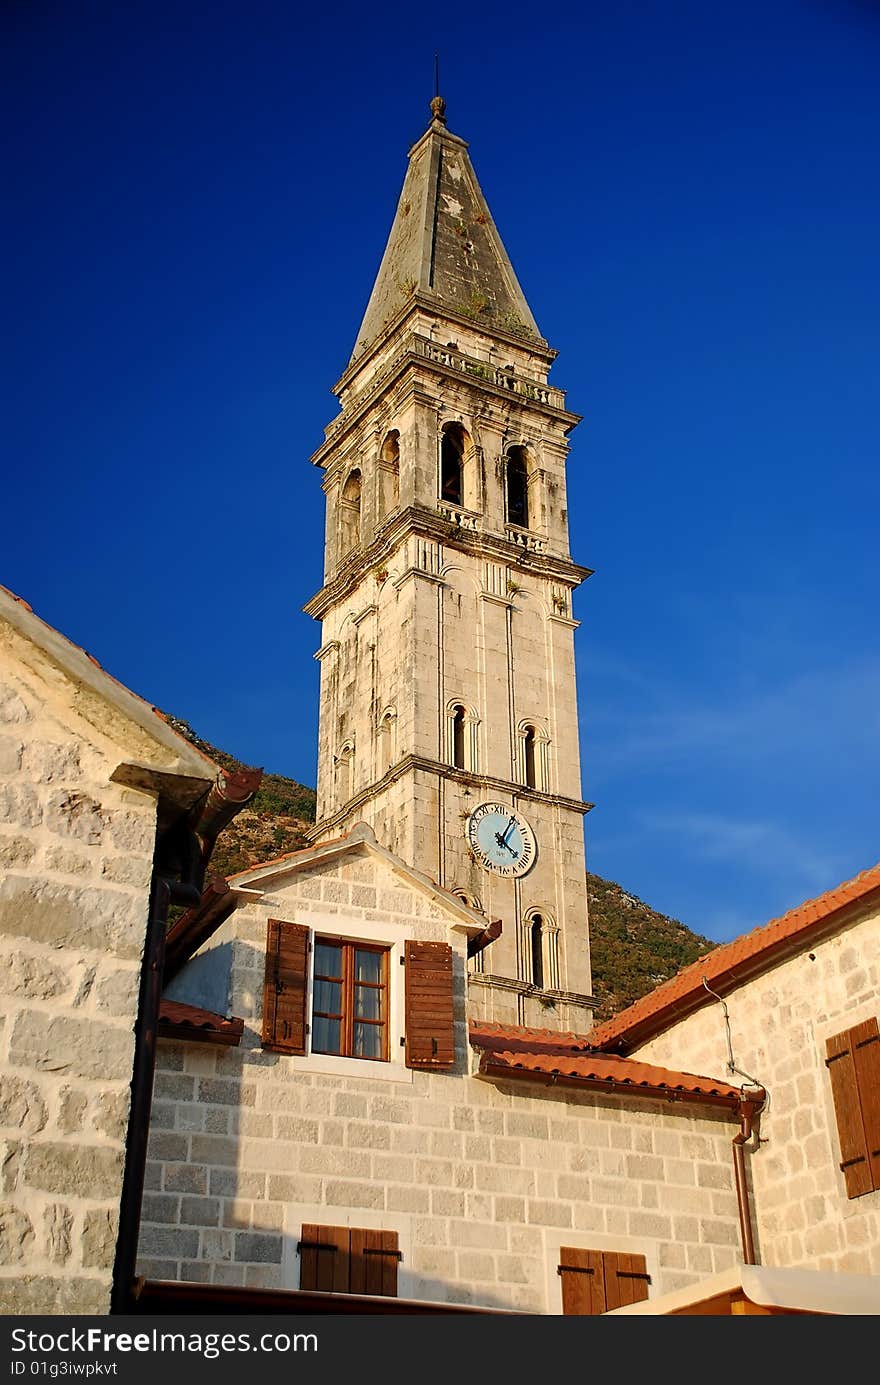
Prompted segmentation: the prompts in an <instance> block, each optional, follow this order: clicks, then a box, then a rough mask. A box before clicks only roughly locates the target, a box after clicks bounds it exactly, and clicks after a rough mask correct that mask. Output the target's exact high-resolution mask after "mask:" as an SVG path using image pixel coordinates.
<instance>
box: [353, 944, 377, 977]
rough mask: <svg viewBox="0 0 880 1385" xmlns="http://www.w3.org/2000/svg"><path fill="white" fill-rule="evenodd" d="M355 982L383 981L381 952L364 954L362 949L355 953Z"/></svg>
mask: <svg viewBox="0 0 880 1385" xmlns="http://www.w3.org/2000/svg"><path fill="white" fill-rule="evenodd" d="M354 979H355V981H373V982H378V981H381V980H382V954H381V953H380V952H362V951H361V950H360V949H359V950H358V951H357V952H356V953H355V971H354Z"/></svg>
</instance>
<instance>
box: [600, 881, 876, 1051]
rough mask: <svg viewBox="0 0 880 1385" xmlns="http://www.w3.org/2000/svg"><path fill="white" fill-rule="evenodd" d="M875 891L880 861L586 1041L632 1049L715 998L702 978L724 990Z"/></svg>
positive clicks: (660, 989) (732, 945)
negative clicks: (709, 992) (708, 991)
mask: <svg viewBox="0 0 880 1385" xmlns="http://www.w3.org/2000/svg"><path fill="white" fill-rule="evenodd" d="M876 891H880V864H878V865H876V866H871V868H870V869H869V870H864V871H862V872H861V874H860V875H857V876H855V877H854V878H853V879H852V880H845V881H844V882H843V884H842V885H836V886H835V888H834V889H833V890H828V891H827V893H826V894H823V895H819V897H818V898H817V899H808V900H807V901H806V903H805V904H799V905H798V906H797V908H796V909H790V910H789V911H788V913H787V914H783V915H782V916H781V917H780V918H778V919H771V921H770V922H769V923H765V924H763V925H762V927H760V928H754V929H753V930H752V931H751V932H750V933H744V934H743V935H742V936H741V937H739V938H734V939H733V941H732V942H729V943H725V944H724V945H723V946H722V947H716V948H714V949H713V950H712V951H711V952H707V953H706V955H705V956H704V957H700V958H698V959H697V961H696V962H692V963H691V964H690V966H688V967H684V968H683V969H682V970H681V971H680V972H678V974H677V975H676V976H673V977H671V978H670V980H669V981H664V983H663V985H662V986H657V987H656V989H655V990H653V991H649V992H648V994H647V995H644V996H642V997H641V998H640V999H639V1000H637V1001H636V1002H635V1003H634V1004H633V1005H630V1006H629V1007H628V1008H627V1009H626V1010H622V1011H621V1012H620V1014H619V1015H615V1016H614V1017H613V1019H610V1020H606V1021H605V1023H604V1024H599V1025H596V1027H595V1028H594V1029H591V1030H590V1032H589V1034H588V1036H587V1041H588V1042H589V1043H590V1044H591V1045H592V1046H593V1047H594V1048H601V1049H611V1048H613V1049H617V1050H619V1051H628V1050H629V1049H630V1048H633V1047H634V1046H635V1045H637V1044H639V1043H644V1042H645V1041H646V1040H647V1039H649V1038H651V1037H652V1036H653V1035H654V1034H658V1033H660V1032H661V1031H662V1030H663V1029H666V1028H668V1027H669V1025H670V1024H673V1023H675V1022H676V1021H677V1020H679V1019H682V1018H683V1017H684V1016H685V1015H687V1014H690V1013H691V1012H693V1011H694V1010H697V1009H699V1008H700V1007H701V1006H703V1005H708V1004H711V1003H713V998H712V996H710V995H709V994H708V993H707V991H706V988H705V987H704V985H703V977H705V978H706V981H707V982H708V984H709V985H710V986H711V987H712V989H713V990H714V991H718V992H719V993H720V994H725V993H727V992H729V991H731V990H733V989H734V988H735V987H736V986H738V985H740V984H742V982H744V981H747V980H749V979H751V978H752V977H753V976H757V975H759V974H760V973H761V972H762V971H765V970H766V969H767V968H768V967H771V966H773V965H774V964H775V963H776V962H778V961H780V960H781V958H782V957H784V956H786V955H788V954H790V953H791V952H793V951H795V950H796V949H797V948H798V947H805V946H807V945H808V944H809V942H810V941H812V940H815V939H816V938H818V937H819V936H821V935H822V934H823V933H825V932H829V931H831V930H832V929H833V928H835V927H836V926H837V925H838V924H839V922H840V918H839V915H840V913H841V911H842V910H844V909H846V908H847V907H848V906H849V905H852V904H858V903H860V902H861V901H867V900H868V898H869V896H870V895H872V894H873V893H875V892H876Z"/></svg>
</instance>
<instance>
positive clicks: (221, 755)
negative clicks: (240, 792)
mask: <svg viewBox="0 0 880 1385" xmlns="http://www.w3.org/2000/svg"><path fill="white" fill-rule="evenodd" d="M166 719H167V720H168V722H169V723H170V724H171V725H172V726H173V727H174V729H175V730H176V731H179V732H180V734H181V735H183V736H185V737H186V739H187V740H188V741H191V742H192V744H193V745H195V746H197V747H198V748H199V750H202V751H204V753H205V754H206V755H210V757H211V759H212V760H216V762H217V763H218V764H219V765H222V766H223V768H224V769H235V768H238V767H241V765H242V763H243V762H242V761H241V760H236V758H235V757H234V756H233V755H230V754H229V753H228V751H225V750H218V748H217V747H216V746H214V745H210V744H209V743H208V742H207V741H205V740H202V738H201V737H200V736H199V735H197V733H196V732H195V731H194V730H193V729H192V727H191V726H190V725H189V724H188V723H187V722H185V721H182V720H181V719H180V718H178V717H172V716H167V714H166ZM314 820H315V791H314V789H309V788H307V787H306V786H305V785H304V784H297V783H296V781H295V780H293V779H287V778H286V777H285V776H284V775H283V774H264V775H263V782H262V784H261V786H260V788H259V790H258V791H257V793H256V795H255V796H254V799H253V801H252V802H251V803H250V804H248V806H247V808H245V809H243V811H242V812H240V813H239V814H238V816H237V817H235V818H233V820H232V822H231V823H230V825H229V826H228V827H226V828H225V829H224V831H223V832H222V833H221V834H220V838H219V840H218V842H217V845H216V847H215V849H214V854H213V856H212V857H211V873H212V874H216V875H233V874H234V873H235V872H236V871H240V870H246V869H247V868H248V867H249V866H255V865H259V863H260V862H261V861H267V860H271V859H272V858H273V857H275V856H281V855H283V854H284V853H285V852H288V851H296V850H298V849H299V848H300V847H303V846H306V845H307V844H308V843H307V838H306V833H307V831H308V829H309V827H310V826H311V824H312V823H313V822H314ZM587 896H588V899H589V910H590V945H591V956H592V968H593V992H594V994H595V996H596V997H597V999H598V1001H599V1008H598V1009H597V1011H596V1015H595V1018H596V1020H597V1021H598V1020H603V1019H609V1018H610V1017H611V1016H612V1015H615V1014H617V1012H618V1011H619V1010H623V1009H625V1007H626V1006H627V1005H631V1004H632V1002H633V1001H634V1000H638V998H639V996H641V995H644V994H645V992H646V991H650V990H652V989H653V988H654V986H657V985H659V984H660V982H661V981H665V980H666V979H667V978H668V977H670V976H674V975H675V973H676V972H677V971H679V970H680V968H681V967H684V966H687V965H688V963H690V962H693V961H695V960H696V959H697V957H700V956H702V954H703V953H704V952H708V951H709V950H710V949H711V948H712V947H714V946H715V944H714V943H713V942H711V941H710V940H709V939H708V938H703V937H701V936H700V935H699V934H698V933H693V932H691V930H690V929H689V928H686V927H685V925H684V924H683V923H680V922H679V921H678V919H672V918H668V917H667V916H666V915H665V914H660V913H658V912H657V910H656V909H652V908H651V907H650V905H648V904H645V903H644V902H643V901H642V900H641V899H637V898H636V896H635V895H631V894H628V893H627V892H626V890H625V889H623V887H622V886H620V885H618V884H616V883H615V882H614V881H613V880H603V878H602V877H601V875H592V874H590V873H589V872H588V873H587Z"/></svg>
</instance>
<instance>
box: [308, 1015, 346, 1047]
mask: <svg viewBox="0 0 880 1385" xmlns="http://www.w3.org/2000/svg"><path fill="white" fill-rule="evenodd" d="M314 1031H315V1032H314V1035H313V1036H312V1052H313V1053H339V1051H340V1042H339V1039H340V1023H339V1020H325V1019H318V1018H317V1016H316V1017H315V1022H314Z"/></svg>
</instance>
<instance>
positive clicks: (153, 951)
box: [110, 872, 171, 1313]
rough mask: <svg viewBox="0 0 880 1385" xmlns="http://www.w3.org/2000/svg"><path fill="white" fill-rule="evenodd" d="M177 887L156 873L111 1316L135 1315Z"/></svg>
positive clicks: (140, 1002)
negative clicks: (168, 936)
mask: <svg viewBox="0 0 880 1385" xmlns="http://www.w3.org/2000/svg"><path fill="white" fill-rule="evenodd" d="M170 903H171V886H170V885H169V883H168V881H167V880H162V879H161V878H160V877H159V876H158V875H156V874H155V872H154V873H153V882H152V885H151V888H150V907H149V914H148V919H147V936H146V941H145V944H144V960H143V965H142V967H141V986H140V995H139V998H138V1016H137V1022H136V1024H135V1030H134V1035H135V1037H134V1068H133V1071H132V1078H131V1109H130V1111H129V1117H128V1134H127V1136H126V1141H125V1171H124V1173H123V1176H122V1198H121V1201H120V1205H119V1233H118V1236H117V1240H116V1259H115V1262H114V1265H113V1289H112V1293H111V1297H110V1312H111V1313H126V1312H130V1311H131V1308H130V1304H131V1299H130V1295H131V1288H132V1284H133V1283H134V1271H135V1263H136V1260H137V1242H138V1231H139V1229H140V1222H141V1204H142V1201H143V1195H144V1173H145V1170H146V1163H147V1137H148V1135H149V1129H150V1107H151V1105H152V1100H153V1077H154V1074H155V1070H156V1034H157V1030H158V1026H159V1000H160V997H161V994H162V969H163V967H164V964H165V934H166V932H167V927H168V907H169V905H170Z"/></svg>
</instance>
